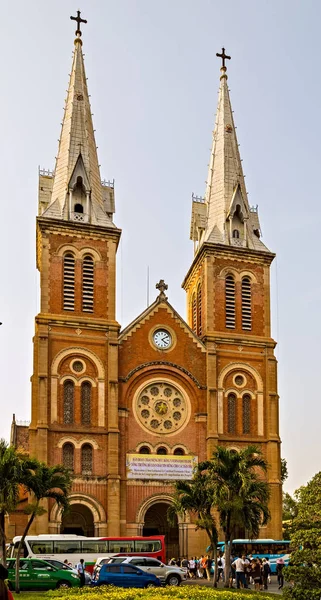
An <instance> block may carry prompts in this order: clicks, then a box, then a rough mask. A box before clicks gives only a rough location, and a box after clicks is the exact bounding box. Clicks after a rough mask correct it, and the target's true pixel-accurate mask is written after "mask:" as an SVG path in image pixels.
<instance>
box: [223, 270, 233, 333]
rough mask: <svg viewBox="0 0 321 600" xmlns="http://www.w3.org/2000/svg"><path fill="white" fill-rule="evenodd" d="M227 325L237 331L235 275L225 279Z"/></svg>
mask: <svg viewBox="0 0 321 600" xmlns="http://www.w3.org/2000/svg"><path fill="white" fill-rule="evenodd" d="M225 325H226V328H227V329H235V281H234V277H233V275H227V276H226V278H225Z"/></svg>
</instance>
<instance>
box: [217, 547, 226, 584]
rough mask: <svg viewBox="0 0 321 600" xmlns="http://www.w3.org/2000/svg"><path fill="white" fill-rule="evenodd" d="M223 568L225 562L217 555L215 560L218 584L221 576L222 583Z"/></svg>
mask: <svg viewBox="0 0 321 600" xmlns="http://www.w3.org/2000/svg"><path fill="white" fill-rule="evenodd" d="M224 567H225V560H224V558H223V556H222V554H219V556H218V559H217V582H219V580H220V577H221V576H222V581H224Z"/></svg>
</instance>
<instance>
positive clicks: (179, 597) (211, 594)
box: [46, 585, 271, 600]
mask: <svg viewBox="0 0 321 600" xmlns="http://www.w3.org/2000/svg"><path fill="white" fill-rule="evenodd" d="M187 597H188V600H245V598H246V597H249V598H250V599H251V600H270V599H271V594H264V593H262V592H260V593H255V592H249V593H246V592H245V591H244V592H243V591H242V592H236V591H234V592H232V591H227V590H222V591H218V590H215V589H211V588H206V587H198V586H188V587H187V586H185V585H184V586H180V587H177V588H176V587H172V588H168V587H167V588H161V589H145V590H140V589H139V590H138V589H133V588H130V589H124V588H114V587H98V588H92V589H88V588H80V589H79V588H76V589H73V590H57V591H54V592H48V593H47V594H46V598H48V600H49V598H52V599H59V600H60V599H62V600H69V599H70V600H104V598H106V600H107V599H108V600H186V598H187Z"/></svg>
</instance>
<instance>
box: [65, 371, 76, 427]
mask: <svg viewBox="0 0 321 600" xmlns="http://www.w3.org/2000/svg"><path fill="white" fill-rule="evenodd" d="M74 395H75V386H74V382H73V381H70V380H69V379H68V380H67V381H65V382H64V423H65V424H66V425H71V424H72V423H73V422H74Z"/></svg>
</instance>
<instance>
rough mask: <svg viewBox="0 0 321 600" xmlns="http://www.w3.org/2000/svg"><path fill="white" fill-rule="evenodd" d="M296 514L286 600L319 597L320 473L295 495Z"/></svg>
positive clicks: (320, 553)
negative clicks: (289, 585) (289, 583)
mask: <svg viewBox="0 0 321 600" xmlns="http://www.w3.org/2000/svg"><path fill="white" fill-rule="evenodd" d="M294 496H295V500H296V502H297V504H296V506H295V511H296V516H295V517H294V518H293V525H292V535H291V548H292V550H293V551H292V553H291V565H290V566H289V567H287V568H286V569H285V578H286V579H287V581H291V582H292V583H293V585H292V586H291V587H288V588H285V589H284V591H283V595H284V596H285V598H287V599H288V600H290V599H291V600H320V597H321V472H320V473H317V474H316V475H315V476H314V477H313V478H312V479H311V481H309V482H308V484H307V485H306V486H302V487H301V488H299V489H298V490H297V491H296V492H295V494H294Z"/></svg>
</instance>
